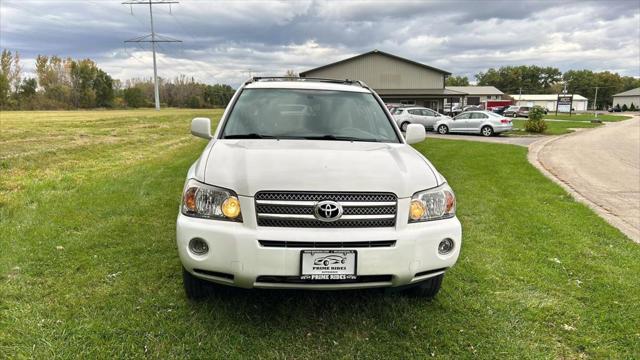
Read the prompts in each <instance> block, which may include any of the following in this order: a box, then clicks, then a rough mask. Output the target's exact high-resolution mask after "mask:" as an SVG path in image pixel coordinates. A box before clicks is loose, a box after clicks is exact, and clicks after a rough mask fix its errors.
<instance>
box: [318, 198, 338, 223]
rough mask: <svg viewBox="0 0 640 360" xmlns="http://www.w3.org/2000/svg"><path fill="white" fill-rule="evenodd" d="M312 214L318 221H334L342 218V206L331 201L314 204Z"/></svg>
mask: <svg viewBox="0 0 640 360" xmlns="http://www.w3.org/2000/svg"><path fill="white" fill-rule="evenodd" d="M314 212H315V215H316V219H318V220H320V221H326V222H330V221H336V220H338V219H340V217H341V216H342V205H340V203H337V202H335V201H333V200H324V201H320V202H318V203H317V204H316V206H315V211H314Z"/></svg>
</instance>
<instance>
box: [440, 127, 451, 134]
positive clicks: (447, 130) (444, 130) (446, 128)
mask: <svg viewBox="0 0 640 360" xmlns="http://www.w3.org/2000/svg"><path fill="white" fill-rule="evenodd" d="M448 133H449V127H448V126H447V125H440V126H438V134H440V135H446V134H448Z"/></svg>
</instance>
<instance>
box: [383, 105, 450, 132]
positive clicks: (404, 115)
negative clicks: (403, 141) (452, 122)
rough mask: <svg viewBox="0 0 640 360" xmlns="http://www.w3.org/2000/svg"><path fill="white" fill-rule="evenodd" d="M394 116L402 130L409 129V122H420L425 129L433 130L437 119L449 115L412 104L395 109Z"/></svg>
mask: <svg viewBox="0 0 640 360" xmlns="http://www.w3.org/2000/svg"><path fill="white" fill-rule="evenodd" d="M393 118H394V119H395V120H396V123H397V124H398V126H399V127H400V130H402V131H407V126H408V125H409V124H420V125H422V126H424V127H425V129H428V130H432V129H433V128H434V127H433V125H435V123H436V121H438V120H439V119H440V118H449V117H448V116H446V115H442V114H440V113H438V112H437V111H433V110H431V109H428V108H425V107H418V106H411V107H405V108H397V109H395V111H394V112H393Z"/></svg>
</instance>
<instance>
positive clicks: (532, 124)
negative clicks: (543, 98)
mask: <svg viewBox="0 0 640 360" xmlns="http://www.w3.org/2000/svg"><path fill="white" fill-rule="evenodd" d="M543 118H544V109H543V108H542V107H541V106H534V107H532V108H531V109H529V119H528V120H527V121H526V122H525V123H524V129H525V130H526V131H528V132H532V133H543V132H544V131H545V130H547V123H546V122H545V121H544V119H543Z"/></svg>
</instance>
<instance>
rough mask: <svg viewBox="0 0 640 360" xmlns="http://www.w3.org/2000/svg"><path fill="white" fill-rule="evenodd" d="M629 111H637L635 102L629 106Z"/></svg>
mask: <svg viewBox="0 0 640 360" xmlns="http://www.w3.org/2000/svg"><path fill="white" fill-rule="evenodd" d="M629 111H636V106H635V105H633V103H631V106H629Z"/></svg>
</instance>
